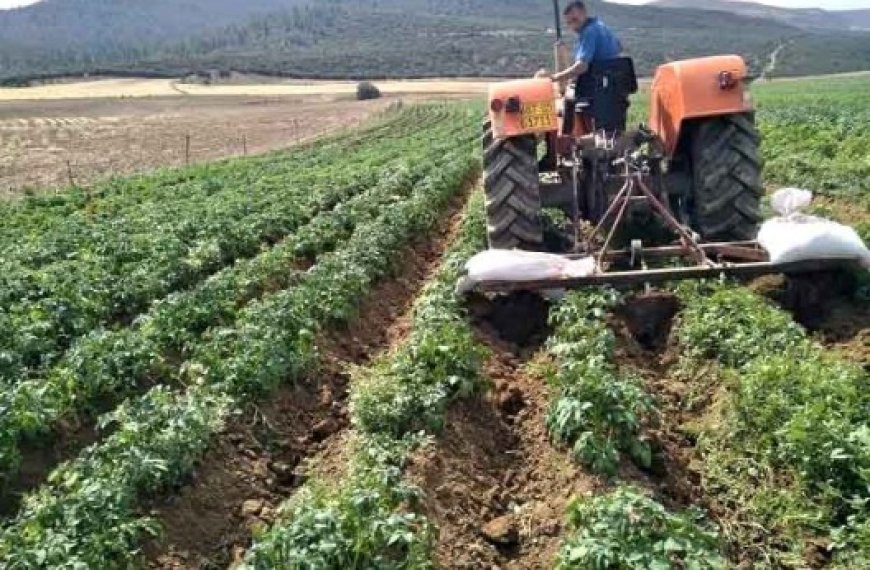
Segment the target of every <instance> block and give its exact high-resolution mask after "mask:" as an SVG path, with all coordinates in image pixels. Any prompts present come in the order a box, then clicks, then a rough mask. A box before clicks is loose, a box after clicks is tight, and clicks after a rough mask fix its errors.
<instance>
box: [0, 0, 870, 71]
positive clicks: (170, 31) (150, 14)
mask: <svg viewBox="0 0 870 570" xmlns="http://www.w3.org/2000/svg"><path fill="white" fill-rule="evenodd" d="M592 4H593V6H592V9H593V10H594V11H595V12H596V13H597V14H599V15H600V16H602V17H603V18H604V19H605V20H606V21H607V22H608V23H609V24H610V25H611V26H613V27H615V28H616V29H618V30H619V33H620V35H621V36H622V38H623V42H624V44H625V45H626V47H627V49H628V51H629V52H630V53H631V54H632V55H633V56H634V57H635V59H636V62H637V65H638V68H639V70H640V72H641V73H644V74H648V73H650V72H651V71H652V70H653V69H654V67H655V65H657V64H659V63H661V62H662V61H667V60H670V59H677V58H683V57H692V56H700V55H709V54H714V53H733V52H734V51H735V50H736V51H738V52H739V53H741V54H742V55H744V56H745V57H746V58H747V60H748V61H749V62H750V65H752V66H753V67H754V68H755V69H756V70H761V69H763V68H764V67H765V66H767V64H768V62H769V60H770V55H771V54H772V53H773V52H774V50H776V49H777V48H778V47H780V46H785V48H784V49H782V50H780V53H779V57H778V59H777V67H776V71H777V72H778V73H780V74H805V73H829V72H837V71H853V70H860V69H870V34H867V33H857V32H855V33H846V32H842V31H841V32H836V33H834V32H831V31H826V30H812V31H810V32H807V31H806V30H804V29H801V28H798V27H796V26H794V25H790V24H788V23H784V22H782V21H779V20H777V19H771V18H757V17H750V16H747V15H741V14H734V13H726V12H717V13H716V16H715V17H711V16H710V12H709V11H707V10H700V9H695V8H663V7H660V6H629V5H621V4H608V3H604V2H593V3H592ZM497 6H498V7H497V9H496V8H494V3H493V2H492V1H491V0H437V1H436V0H357V1H351V0H319V1H318V2H311V1H310V0H249V1H248V2H245V3H240V2H235V1H233V0H152V1H150V2H147V3H146V2H143V1H142V0H45V1H44V2H41V3H38V4H35V5H33V6H30V7H26V8H21V9H16V10H11V11H5V12H0V80H5V81H6V82H18V81H21V80H27V79H32V78H39V77H51V76H58V75H67V74H83V73H90V74H96V73H111V74H138V75H160V76H180V75H185V74H188V73H192V72H200V73H205V72H209V71H216V70H230V69H233V70H240V71H247V72H258V73H267V74H277V75H290V76H297V77H323V78H363V77H367V78H377V77H386V76H392V77H432V76H445V75H469V76H481V75H527V74H529V73H531V72H532V71H534V70H535V69H536V68H538V67H541V66H546V65H549V64H550V60H551V55H550V54H551V45H552V31H551V30H549V28H551V27H552V7H551V4H550V2H547V1H546V0H535V1H534V2H529V1H528V0H502V1H500V2H499V3H498V4H497ZM723 30H728V33H727V34H723V33H722V31H723Z"/></svg>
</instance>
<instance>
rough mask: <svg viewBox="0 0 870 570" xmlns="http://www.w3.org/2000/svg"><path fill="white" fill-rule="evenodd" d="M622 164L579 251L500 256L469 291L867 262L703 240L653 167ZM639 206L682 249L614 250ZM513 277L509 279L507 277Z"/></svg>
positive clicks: (791, 271)
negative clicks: (781, 254) (652, 183)
mask: <svg viewBox="0 0 870 570" xmlns="http://www.w3.org/2000/svg"><path fill="white" fill-rule="evenodd" d="M615 164H621V165H622V166H623V167H624V168H625V170H624V173H623V175H622V177H623V178H624V180H625V184H624V185H623V187H622V188H621V190H620V191H619V192H618V193H617V194H616V196H615V197H614V199H613V201H612V202H611V203H610V205H609V207H608V209H607V211H606V213H605V214H604V216H603V217H602V218H601V220H600V221H599V223H598V225H597V226H596V227H595V229H594V230H593V231H592V232H591V233H590V234H588V235H587V236H585V237H581V236H580V235H579V232H578V231H577V226H576V225H575V236H574V243H575V244H576V245H575V253H572V254H567V255H550V254H535V253H530V252H522V253H520V252H514V253H511V252H505V251H502V252H500V253H499V254H498V257H499V259H495V258H493V262H495V263H493V264H492V265H491V266H490V267H485V268H484V270H483V271H481V272H480V274H481V277H479V278H476V279H475V278H474V276H473V275H472V278H471V279H470V281H471V282H472V283H473V285H471V287H466V288H467V289H471V290H475V291H478V292H489V293H510V292H516V291H549V290H560V289H577V288H583V287H597V286H603V285H609V286H614V287H631V286H644V285H655V284H662V283H668V282H674V281H683V280H689V279H718V278H721V277H735V278H754V277H760V276H763V275H771V274H785V275H799V274H811V273H816V272H829V271H833V270H836V269H841V268H846V267H850V266H855V267H858V266H860V265H861V262H862V259H861V258H857V257H856V258H849V257H843V256H839V257H820V258H811V257H812V256H801V258H800V260H795V261H787V262H773V261H771V258H770V255H769V254H768V252H767V251H766V250H765V249H764V248H763V247H762V246H761V245H760V244H759V242H758V241H739V242H721V243H718V242H717V243H703V242H702V241H701V238H700V237H699V236H698V235H697V234H696V233H694V232H693V231H692V230H691V229H690V228H688V227H687V226H684V225H683V224H681V223H680V222H679V221H678V220H677V219H676V218H675V217H674V215H673V214H672V213H671V210H670V209H669V208H668V207H666V206H665V205H664V204H665V198H664V196H659V195H657V194H656V193H655V192H653V191H652V190H651V189H650V187H649V186H648V185H647V183H646V182H645V177H646V175H648V170H647V168H646V167H645V164H643V163H642V161H641V160H640V159H638V158H637V157H636V156H635V157H634V159H633V160H632V159H630V158H628V157H626V159H623V160H619V161H616V162H615ZM637 203H645V204H646V206H647V207H648V208H649V209H650V210H651V211H652V212H653V213H654V214H655V215H656V216H657V217H658V218H659V219H660V220H661V221H662V223H663V224H664V225H665V226H666V227H667V228H668V229H669V230H670V231H671V232H672V233H673V234H674V236H675V237H676V240H675V244H676V245H668V246H661V247H650V248H645V247H644V246H643V243H642V241H640V240H637V239H635V240H632V241H631V246H630V247H629V248H628V249H613V248H611V243H612V242H613V241H614V238H615V236H616V234H617V230H618V229H619V228H620V227H621V226H622V225H623V224H624V222H625V221H626V217H627V212H628V211H629V208H630V206H631V205H633V204H637ZM793 231H801V230H800V229H799V228H798V229H793ZM598 244H602V245H598ZM514 254H516V255H518V256H519V257H517V258H516V264H515V265H513V266H512V263H513V260H512V258H511V256H512V255H514ZM488 263H489V262H486V263H484V265H487V264H488ZM507 276H509V277H510V278H505V277H507Z"/></svg>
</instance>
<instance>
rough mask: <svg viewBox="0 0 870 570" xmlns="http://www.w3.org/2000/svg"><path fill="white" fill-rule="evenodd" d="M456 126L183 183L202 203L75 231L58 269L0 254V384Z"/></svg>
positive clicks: (297, 221)
mask: <svg viewBox="0 0 870 570" xmlns="http://www.w3.org/2000/svg"><path fill="white" fill-rule="evenodd" d="M455 128H456V126H455V125H454V124H453V123H452V122H451V121H445V122H443V123H441V124H438V125H435V126H433V127H430V128H429V129H428V130H423V131H413V130H410V129H409V133H410V134H408V135H406V136H399V137H393V136H386V135H384V136H381V137H380V138H377V139H375V140H372V141H371V142H370V144H368V145H366V146H363V147H360V148H359V149H358V150H356V151H354V152H344V153H340V154H341V155H342V160H340V161H339V160H334V157H335V150H333V151H332V152H330V150H329V148H328V147H327V149H325V150H323V151H322V152H321V153H320V154H318V155H317V156H316V157H315V158H313V159H312V160H313V163H312V167H311V168H298V167H296V166H293V165H292V163H287V162H286V161H282V160H279V159H278V158H274V159H273V160H272V161H271V162H265V163H260V165H259V166H249V165H247V163H244V162H243V163H241V165H240V166H239V167H238V168H237V169H236V170H227V172H226V173H225V175H219V176H215V177H208V178H206V179H205V180H196V181H195V182H191V183H195V184H197V185H199V186H204V187H210V188H212V190H211V191H210V192H208V191H206V192H205V193H204V194H203V195H197V196H196V197H195V198H187V197H184V196H183V195H181V196H180V197H179V198H177V199H175V200H171V201H158V202H148V203H147V204H146V206H147V207H145V208H144V211H136V212H134V213H131V214H126V215H122V216H119V217H107V216H100V217H99V219H98V221H97V222H96V223H93V224H91V223H88V222H84V225H85V227H86V229H87V232H89V237H88V239H85V240H82V241H80V243H79V248H78V249H77V250H76V252H75V253H69V254H67V255H66V256H65V258H64V259H63V260H61V261H57V262H53V263H51V264H48V265H46V266H43V267H41V268H39V269H29V268H26V267H23V266H21V265H16V263H15V262H14V260H10V258H7V257H6V256H4V259H5V260H6V261H4V263H5V264H6V267H5V268H4V271H3V273H2V288H0V306H2V308H3V310H2V312H0V378H2V379H3V380H5V382H4V383H6V384H11V383H14V382H15V381H16V380H17V379H19V378H20V377H22V376H23V375H26V374H28V373H33V372H34V371H39V369H41V368H43V367H44V366H47V365H50V364H52V363H53V362H54V361H56V360H57V358H59V357H60V356H61V355H62V354H63V351H64V350H65V349H66V347H67V346H68V345H69V344H70V343H71V342H72V341H74V340H75V339H76V338H78V337H80V336H81V335H83V334H86V333H87V332H89V331H91V330H93V329H94V328H96V327H97V326H100V325H110V324H112V323H114V322H119V321H121V322H123V321H125V320H128V319H130V318H132V317H134V316H135V315H137V314H138V313H140V312H141V311H142V310H144V309H145V308H147V306H148V304H149V303H151V302H152V301H154V300H155V299H159V298H161V297H163V296H165V295H166V294H168V293H171V292H173V291H175V290H179V289H183V288H187V287H190V286H192V285H194V284H196V283H197V282H199V281H200V280H201V279H203V278H204V277H206V276H207V275H209V274H210V273H212V272H214V271H216V270H219V269H220V268H221V267H223V266H226V265H228V264H229V263H231V262H232V261H233V260H235V259H238V258H245V257H250V256H252V255H255V254H256V253H257V252H259V251H260V249H261V248H262V247H263V245H265V244H269V243H274V242H275V241H277V240H279V239H281V238H283V237H284V236H286V235H287V234H288V233H291V232H292V231H294V230H295V229H296V228H298V227H300V226H301V225H302V224H304V223H306V222H307V221H309V220H310V219H311V218H312V217H313V216H315V215H317V214H318V213H319V212H321V211H324V210H328V209H331V208H333V207H334V206H335V205H336V204H338V203H340V202H341V201H343V200H345V199H347V198H348V197H349V196H351V195H353V194H354V193H357V192H359V191H360V190H362V189H365V188H368V187H370V186H371V185H373V184H374V183H375V182H376V181H377V178H378V174H379V169H378V167H379V166H383V165H385V164H387V163H389V162H390V161H391V160H393V156H395V155H401V153H402V151H403V149H405V148H407V147H408V146H409V145H414V144H421V143H422V142H423V141H426V140H428V139H429V138H434V139H437V138H438V137H439V136H445V134H447V133H449V132H450V131H451V130H453V129H455ZM426 135H428V137H427V136H426ZM314 165H319V166H314ZM180 190H183V189H180ZM81 217H84V218H87V217H88V214H87V213H86V212H83V213H82V214H81ZM73 223H74V222H70V221H66V220H64V221H63V222H59V226H60V229H61V230H62V229H63V228H65V227H66V226H67V225H69V224H73ZM53 229H56V228H53ZM22 241H25V242H26V241H27V240H26V239H23V240H22Z"/></svg>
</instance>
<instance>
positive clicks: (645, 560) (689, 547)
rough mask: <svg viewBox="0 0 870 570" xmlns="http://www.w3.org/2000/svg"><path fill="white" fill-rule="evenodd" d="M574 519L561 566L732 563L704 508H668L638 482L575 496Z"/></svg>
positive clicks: (705, 569)
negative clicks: (682, 510) (637, 485)
mask: <svg viewBox="0 0 870 570" xmlns="http://www.w3.org/2000/svg"><path fill="white" fill-rule="evenodd" d="M568 524H569V526H570V527H571V530H570V531H569V535H568V538H567V540H566V541H565V543H564V544H563V545H562V548H561V549H560V551H559V555H558V558H557V563H556V568H558V569H559V570H575V569H576V570H611V569H615V568H619V569H622V568H626V569H627V568H648V569H650V570H669V569H671V568H686V569H692V570H716V569H724V568H726V564H725V559H724V558H723V557H722V555H721V553H720V552H719V537H718V533H717V532H715V531H714V530H712V529H710V528H709V527H708V525H707V524H706V523H705V522H704V517H703V515H702V514H700V513H698V512H696V511H688V512H685V513H676V514H675V513H671V512H668V510H667V509H665V507H663V506H662V505H661V504H660V503H658V502H656V501H655V500H653V499H652V498H650V497H649V496H647V495H645V494H644V493H643V492H642V491H639V490H638V489H635V488H633V487H627V486H624V487H619V488H617V489H616V490H615V491H612V492H610V493H607V494H605V495H599V496H595V497H581V498H578V499H575V500H574V501H573V502H572V503H571V505H570V506H569V507H568Z"/></svg>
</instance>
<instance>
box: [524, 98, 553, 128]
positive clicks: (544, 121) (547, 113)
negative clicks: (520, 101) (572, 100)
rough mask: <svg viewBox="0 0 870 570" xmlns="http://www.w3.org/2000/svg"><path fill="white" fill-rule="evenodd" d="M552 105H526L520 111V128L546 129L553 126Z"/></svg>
mask: <svg viewBox="0 0 870 570" xmlns="http://www.w3.org/2000/svg"><path fill="white" fill-rule="evenodd" d="M553 115H554V112H553V104H552V103H526V104H524V105H523V106H522V108H521V109H520V126H521V127H522V128H524V129H548V128H550V127H552V125H553Z"/></svg>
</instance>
